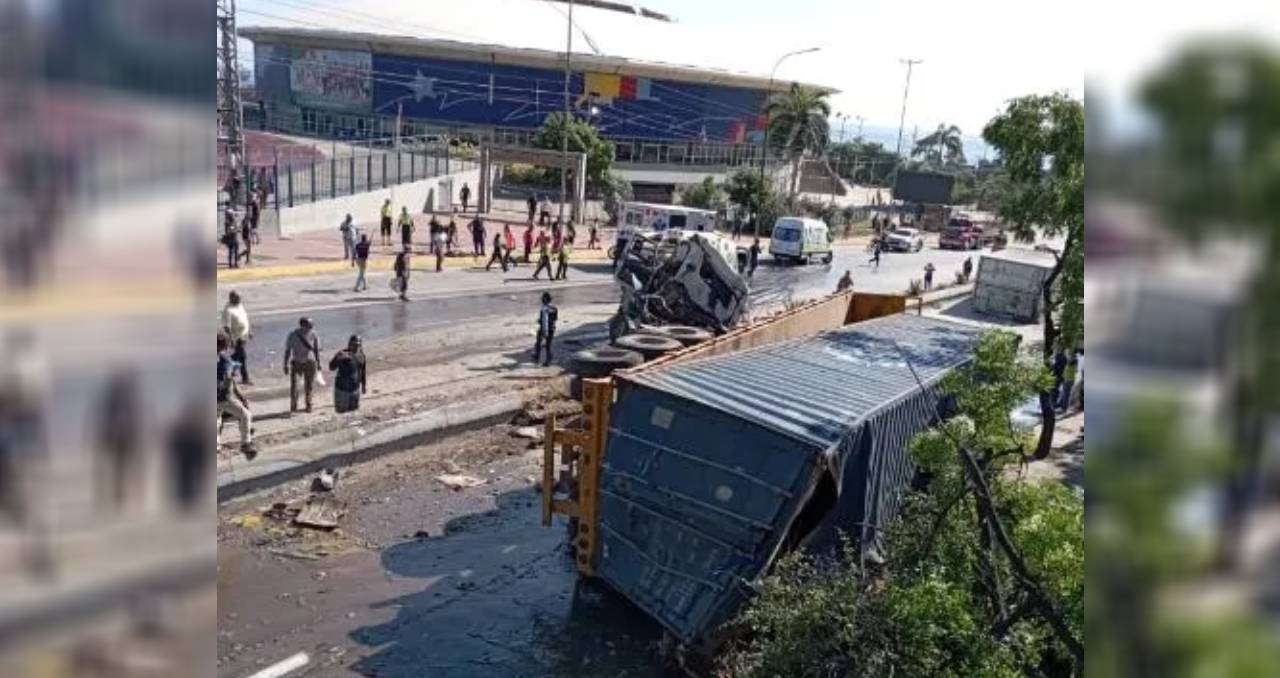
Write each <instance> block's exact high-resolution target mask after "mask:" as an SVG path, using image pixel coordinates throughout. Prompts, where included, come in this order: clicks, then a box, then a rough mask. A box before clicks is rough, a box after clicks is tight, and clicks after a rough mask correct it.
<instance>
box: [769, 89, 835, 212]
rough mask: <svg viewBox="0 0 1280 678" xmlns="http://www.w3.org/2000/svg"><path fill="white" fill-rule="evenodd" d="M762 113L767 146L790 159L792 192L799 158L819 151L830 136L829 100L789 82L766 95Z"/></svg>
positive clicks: (814, 90) (796, 177) (797, 177)
mask: <svg viewBox="0 0 1280 678" xmlns="http://www.w3.org/2000/svg"><path fill="white" fill-rule="evenodd" d="M764 114H765V115H766V116H767V117H768V120H769V147H770V149H771V150H773V151H774V152H776V153H778V154H780V155H782V156H783V157H786V158H788V159H789V160H790V161H791V163H792V171H791V190H790V191H789V192H790V193H795V192H796V184H797V182H798V181H799V179H800V161H801V160H802V159H803V158H804V157H805V156H806V155H817V154H820V153H821V152H822V151H823V150H824V149H825V148H826V147H827V142H828V141H829V140H830V138H831V129H830V125H829V123H828V119H829V118H830V117H831V103H830V102H828V101H827V93H826V92H824V91H821V90H817V89H812V88H809V87H804V86H803V85H800V84H799V83H792V84H791V88H790V89H788V90H787V91H786V92H782V93H779V94H775V95H773V96H772V97H770V99H769V101H768V102H767V103H766V104H765V107H764Z"/></svg>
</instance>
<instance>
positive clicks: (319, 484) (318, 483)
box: [311, 468, 338, 492]
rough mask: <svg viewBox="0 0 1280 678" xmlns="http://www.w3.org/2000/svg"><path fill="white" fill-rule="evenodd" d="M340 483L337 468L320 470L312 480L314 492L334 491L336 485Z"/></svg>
mask: <svg viewBox="0 0 1280 678" xmlns="http://www.w3.org/2000/svg"><path fill="white" fill-rule="evenodd" d="M337 483H338V471H337V469H332V468H326V469H323V470H321V471H320V473H319V474H318V475H317V476H316V477H315V480H312V481H311V491H312V492H332V491H333V487H334V485H336V484H337Z"/></svg>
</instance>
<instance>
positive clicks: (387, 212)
mask: <svg viewBox="0 0 1280 678" xmlns="http://www.w3.org/2000/svg"><path fill="white" fill-rule="evenodd" d="M379 224H380V228H381V233H382V246H383V247H387V246H388V245H390V244H391V198H387V199H386V200H384V201H382V219H381V220H380V221H379Z"/></svg>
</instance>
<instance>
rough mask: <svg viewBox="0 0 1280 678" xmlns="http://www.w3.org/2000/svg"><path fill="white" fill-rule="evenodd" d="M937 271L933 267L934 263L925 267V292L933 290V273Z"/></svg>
mask: <svg viewBox="0 0 1280 678" xmlns="http://www.w3.org/2000/svg"><path fill="white" fill-rule="evenodd" d="M935 270H937V269H935V268H934V267H933V262H932V261H930V262H929V263H927V264H925V265H924V291H926V292H928V291H929V290H931V289H933V272H934V271H935Z"/></svg>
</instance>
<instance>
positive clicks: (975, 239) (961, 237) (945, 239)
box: [938, 217, 1008, 250]
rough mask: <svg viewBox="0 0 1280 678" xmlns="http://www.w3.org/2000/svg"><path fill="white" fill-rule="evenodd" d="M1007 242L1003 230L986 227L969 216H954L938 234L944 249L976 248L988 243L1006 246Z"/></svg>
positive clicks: (941, 246)
mask: <svg viewBox="0 0 1280 678" xmlns="http://www.w3.org/2000/svg"><path fill="white" fill-rule="evenodd" d="M1007 242H1008V240H1007V238H1006V237H1005V234H1004V231H1003V230H1000V229H995V228H985V229H984V228H983V227H982V225H981V224H979V223H978V222H976V221H974V220H972V219H970V218H968V217H952V219H951V220H950V221H948V222H947V225H946V226H945V227H944V228H943V229H942V232H941V233H939V234H938V247H940V248H941V249H944V250H976V249H980V248H982V247H986V246H987V245H995V246H999V247H1004V246H1005V244H1007Z"/></svg>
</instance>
